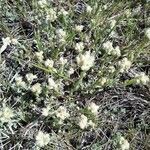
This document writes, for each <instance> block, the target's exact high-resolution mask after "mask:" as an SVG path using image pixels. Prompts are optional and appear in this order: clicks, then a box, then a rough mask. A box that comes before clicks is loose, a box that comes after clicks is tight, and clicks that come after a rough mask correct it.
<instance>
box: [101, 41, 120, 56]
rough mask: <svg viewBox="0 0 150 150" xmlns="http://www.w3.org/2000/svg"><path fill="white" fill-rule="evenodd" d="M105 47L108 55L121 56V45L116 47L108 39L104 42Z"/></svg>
mask: <svg viewBox="0 0 150 150" xmlns="http://www.w3.org/2000/svg"><path fill="white" fill-rule="evenodd" d="M103 48H104V50H105V51H106V53H107V54H108V55H111V54H112V55H115V56H118V57H120V56H121V52H120V48H119V46H116V47H115V48H114V47H113V43H112V42H110V41H107V42H105V43H103Z"/></svg>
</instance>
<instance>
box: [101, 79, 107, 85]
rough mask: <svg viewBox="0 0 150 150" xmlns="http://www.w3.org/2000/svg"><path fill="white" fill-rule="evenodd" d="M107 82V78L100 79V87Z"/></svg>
mask: <svg viewBox="0 0 150 150" xmlns="http://www.w3.org/2000/svg"><path fill="white" fill-rule="evenodd" d="M106 82H107V78H106V77H102V78H101V79H100V85H101V86H103V85H105V83H106Z"/></svg>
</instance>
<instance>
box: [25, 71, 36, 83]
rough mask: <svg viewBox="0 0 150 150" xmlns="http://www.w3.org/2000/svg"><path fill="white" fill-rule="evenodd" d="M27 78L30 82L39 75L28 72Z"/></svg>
mask: <svg viewBox="0 0 150 150" xmlns="http://www.w3.org/2000/svg"><path fill="white" fill-rule="evenodd" d="M26 79H27V80H28V82H30V83H32V81H33V80H34V79H37V76H36V75H34V74H33V73H28V74H26Z"/></svg>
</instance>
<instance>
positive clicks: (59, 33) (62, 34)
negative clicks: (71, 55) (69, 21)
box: [56, 29, 66, 42]
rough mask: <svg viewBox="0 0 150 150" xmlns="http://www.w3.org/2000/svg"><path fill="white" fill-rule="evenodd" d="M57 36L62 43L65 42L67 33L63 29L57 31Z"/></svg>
mask: <svg viewBox="0 0 150 150" xmlns="http://www.w3.org/2000/svg"><path fill="white" fill-rule="evenodd" d="M56 34H57V37H58V38H59V41H60V42H65V39H66V32H65V31H64V30H63V29H57V30H56Z"/></svg>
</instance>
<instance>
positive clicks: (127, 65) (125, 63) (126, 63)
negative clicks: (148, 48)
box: [118, 57, 132, 72]
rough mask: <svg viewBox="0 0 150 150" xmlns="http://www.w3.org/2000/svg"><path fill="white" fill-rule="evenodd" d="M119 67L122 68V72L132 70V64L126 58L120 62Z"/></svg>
mask: <svg viewBox="0 0 150 150" xmlns="http://www.w3.org/2000/svg"><path fill="white" fill-rule="evenodd" d="M118 65H119V66H120V72H124V71H128V70H129V69H130V67H131V65H132V62H131V61H130V60H128V59H127V58H126V57H125V58H123V59H122V60H121V61H119V62H118Z"/></svg>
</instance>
